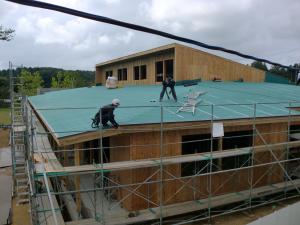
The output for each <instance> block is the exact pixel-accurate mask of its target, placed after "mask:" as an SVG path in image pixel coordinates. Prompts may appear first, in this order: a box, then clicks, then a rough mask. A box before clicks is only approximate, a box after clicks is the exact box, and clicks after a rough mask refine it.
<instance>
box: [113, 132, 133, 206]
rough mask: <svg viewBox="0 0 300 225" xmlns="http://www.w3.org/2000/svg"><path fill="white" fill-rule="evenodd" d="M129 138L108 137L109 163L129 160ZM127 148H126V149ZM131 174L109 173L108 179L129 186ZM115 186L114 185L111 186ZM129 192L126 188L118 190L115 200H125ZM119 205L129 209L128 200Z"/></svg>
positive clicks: (126, 172)
mask: <svg viewBox="0 0 300 225" xmlns="http://www.w3.org/2000/svg"><path fill="white" fill-rule="evenodd" d="M129 145H130V137H129V135H119V136H113V137H110V147H111V149H110V161H111V162H119V161H128V160H130V148H129ZM126 146H128V147H126ZM131 177H132V174H131V170H122V171H114V172H111V173H110V179H112V180H114V181H115V182H117V183H118V184H123V185H124V184H131V182H132V180H131ZM112 185H113V186H115V185H116V184H112ZM129 193H130V192H129V191H128V190H126V188H118V191H117V196H116V197H117V199H118V200H121V199H123V198H125V196H127V195H128V194H129ZM121 205H122V206H123V207H124V208H126V209H130V208H131V201H130V198H126V199H125V200H124V201H123V202H122V203H121Z"/></svg>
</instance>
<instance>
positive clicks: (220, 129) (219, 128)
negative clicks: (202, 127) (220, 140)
mask: <svg viewBox="0 0 300 225" xmlns="http://www.w3.org/2000/svg"><path fill="white" fill-rule="evenodd" d="M212 132H213V137H214V138H215V137H223V136H224V126H223V123H213V130H212Z"/></svg>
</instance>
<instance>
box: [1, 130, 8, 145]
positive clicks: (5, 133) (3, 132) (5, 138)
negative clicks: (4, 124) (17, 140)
mask: <svg viewBox="0 0 300 225" xmlns="http://www.w3.org/2000/svg"><path fill="white" fill-rule="evenodd" d="M9 132H10V130H9V129H3V128H0V148H3V147H7V146H8V145H9Z"/></svg>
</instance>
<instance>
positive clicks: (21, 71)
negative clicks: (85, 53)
mask: <svg viewBox="0 0 300 225" xmlns="http://www.w3.org/2000/svg"><path fill="white" fill-rule="evenodd" d="M13 74H14V76H17V77H18V79H19V82H21V83H22V86H20V89H19V90H20V91H22V93H24V94H25V95H28V96H31V95H35V94H36V92H37V89H38V88H77V87H86V86H91V85H94V79H95V72H94V71H84V70H63V69H57V68H51V67H33V68H32V67H28V68H17V69H14V70H13ZM8 98H9V70H0V99H8Z"/></svg>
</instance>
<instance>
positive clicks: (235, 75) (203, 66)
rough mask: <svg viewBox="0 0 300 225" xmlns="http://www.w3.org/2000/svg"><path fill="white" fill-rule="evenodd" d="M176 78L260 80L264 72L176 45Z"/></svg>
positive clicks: (263, 76) (262, 79) (262, 78)
mask: <svg viewBox="0 0 300 225" xmlns="http://www.w3.org/2000/svg"><path fill="white" fill-rule="evenodd" d="M175 58H176V79H177V80H192V79H200V78H201V79H202V80H211V79H212V78H213V77H220V78H222V80H237V79H240V78H243V79H244V81H249V82H262V81H264V78H265V72H264V71H262V70H258V69H255V68H252V67H250V66H246V65H243V64H240V63H237V62H234V61H231V60H228V59H225V58H222V57H219V56H216V55H212V54H209V53H206V52H203V51H199V50H196V49H193V48H189V47H186V46H182V45H177V46H176V48H175Z"/></svg>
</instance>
